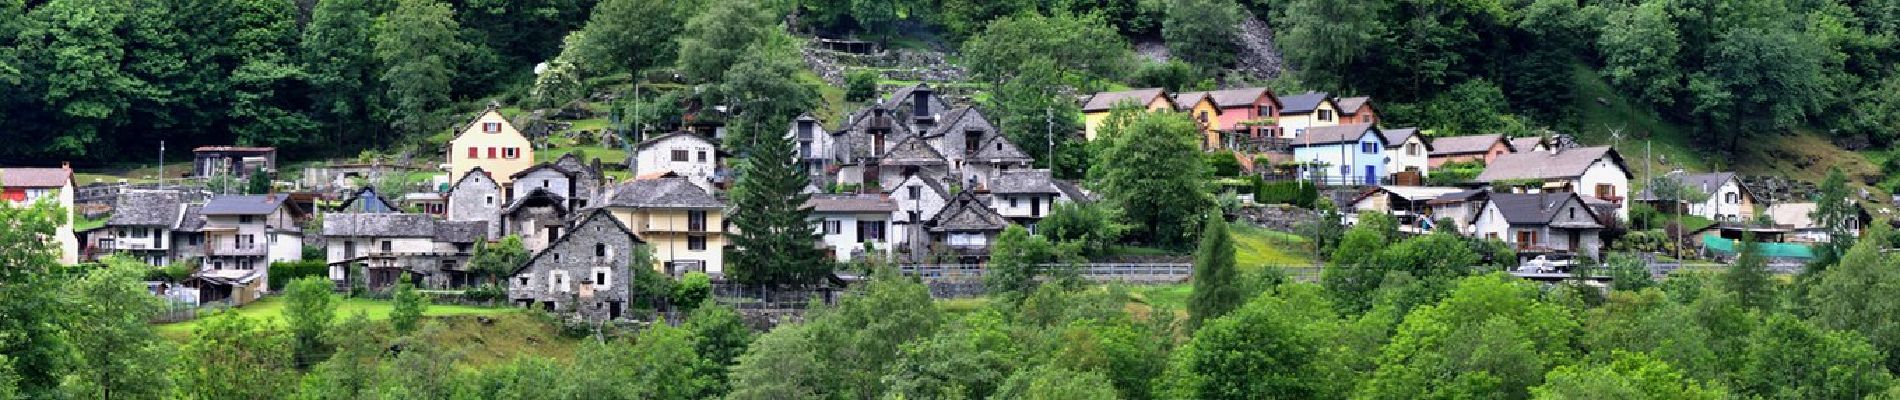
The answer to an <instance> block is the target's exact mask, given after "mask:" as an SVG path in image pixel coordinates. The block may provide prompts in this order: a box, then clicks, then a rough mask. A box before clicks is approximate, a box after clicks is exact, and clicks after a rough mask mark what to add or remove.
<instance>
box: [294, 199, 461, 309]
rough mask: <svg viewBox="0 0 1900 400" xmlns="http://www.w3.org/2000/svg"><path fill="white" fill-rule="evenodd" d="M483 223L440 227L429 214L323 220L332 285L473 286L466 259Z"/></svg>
mask: <svg viewBox="0 0 1900 400" xmlns="http://www.w3.org/2000/svg"><path fill="white" fill-rule="evenodd" d="M484 225H485V223H484V222H480V221H464V222H457V221H439V220H437V219H435V218H434V217H433V216H430V215H428V214H394V213H382V214H357V213H335V214H325V215H324V216H323V236H324V239H325V248H324V254H325V258H326V260H325V261H326V262H327V263H328V264H329V266H330V280H331V281H334V282H336V283H337V284H338V285H339V286H344V285H349V284H350V283H352V282H353V281H354V282H360V283H362V284H363V285H364V287H365V288H367V289H370V290H378V291H380V290H386V289H388V288H389V287H391V286H392V285H395V284H396V283H397V282H401V281H402V280H404V279H407V280H410V281H412V282H415V283H416V284H417V285H418V286H419V287H423V288H430V289H442V288H453V287H462V286H465V285H468V284H470V283H473V281H474V277H473V276H472V274H471V271H469V268H468V259H469V257H470V256H473V255H474V251H475V243H477V242H481V241H483V239H484V238H483V236H484V235H483V233H484V231H486V226H484Z"/></svg>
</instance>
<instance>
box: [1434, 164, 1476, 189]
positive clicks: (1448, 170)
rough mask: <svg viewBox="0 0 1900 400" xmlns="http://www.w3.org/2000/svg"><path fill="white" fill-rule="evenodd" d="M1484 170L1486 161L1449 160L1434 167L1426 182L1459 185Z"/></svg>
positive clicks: (1474, 177) (1440, 184) (1439, 184)
mask: <svg viewBox="0 0 1900 400" xmlns="http://www.w3.org/2000/svg"><path fill="white" fill-rule="evenodd" d="M1483 172H1484V163H1483V162H1480V161H1458V162H1448V163H1445V164H1444V165H1439V166H1437V167H1434V168H1432V175H1431V176H1428V177H1425V182H1426V183H1427V184H1430V185H1432V186H1457V185H1460V184H1464V183H1466V182H1470V181H1471V180H1472V179H1477V177H1478V174H1479V173H1483Z"/></svg>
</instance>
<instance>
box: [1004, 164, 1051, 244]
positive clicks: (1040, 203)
mask: <svg viewBox="0 0 1900 400" xmlns="http://www.w3.org/2000/svg"><path fill="white" fill-rule="evenodd" d="M1055 182H1056V181H1055V179H1054V178H1053V177H1052V176H1051V175H1050V173H1049V170H1046V169H1023V170H1013V171H999V172H997V173H996V177H995V178H993V179H991V181H990V183H991V184H990V186H989V192H990V204H989V207H990V209H992V210H996V214H997V215H1001V216H1003V218H1008V219H1009V220H1010V221H1012V222H1015V223H1016V224H1018V225H1022V226H1023V227H1026V228H1029V229H1030V231H1031V232H1034V231H1035V229H1036V222H1037V221H1041V220H1042V217H1043V216H1045V215H1048V214H1049V209H1050V208H1054V207H1055V205H1056V201H1057V200H1058V199H1061V198H1062V197H1063V196H1062V190H1061V189H1058V188H1056V183H1055Z"/></svg>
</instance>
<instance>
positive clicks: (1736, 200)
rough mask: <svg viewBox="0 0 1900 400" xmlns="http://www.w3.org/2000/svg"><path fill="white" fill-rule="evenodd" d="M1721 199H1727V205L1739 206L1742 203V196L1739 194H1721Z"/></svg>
mask: <svg viewBox="0 0 1900 400" xmlns="http://www.w3.org/2000/svg"><path fill="white" fill-rule="evenodd" d="M1722 197H1724V198H1727V199H1728V203H1729V204H1741V203H1742V194H1741V193H1723V194H1722Z"/></svg>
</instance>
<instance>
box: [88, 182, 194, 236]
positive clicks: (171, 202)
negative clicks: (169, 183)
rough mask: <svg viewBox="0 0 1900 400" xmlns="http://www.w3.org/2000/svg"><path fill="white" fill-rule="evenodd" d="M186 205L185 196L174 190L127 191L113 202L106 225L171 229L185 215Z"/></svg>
mask: <svg viewBox="0 0 1900 400" xmlns="http://www.w3.org/2000/svg"><path fill="white" fill-rule="evenodd" d="M184 204H185V194H184V193H180V192H178V191H174V190H127V191H125V192H122V193H119V198H118V199H116V200H113V202H112V217H110V218H106V225H113V226H163V227H171V226H172V225H174V224H176V223H178V221H179V216H180V215H182V214H183V213H184V210H185V208H184Z"/></svg>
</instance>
